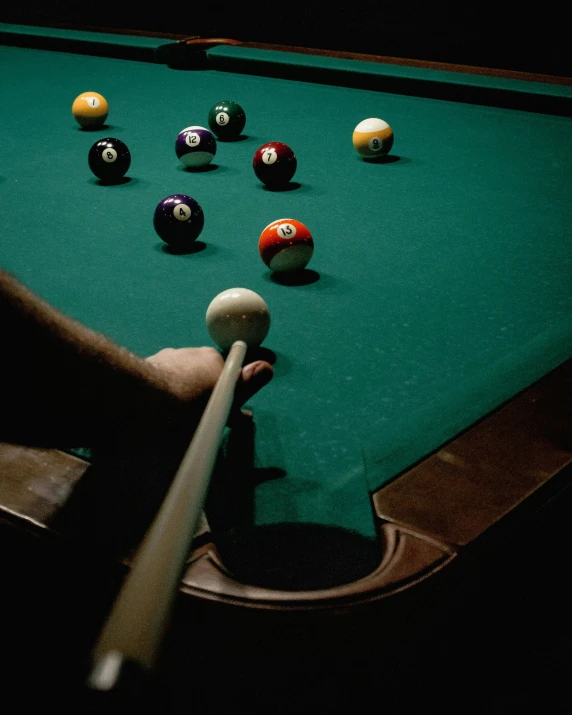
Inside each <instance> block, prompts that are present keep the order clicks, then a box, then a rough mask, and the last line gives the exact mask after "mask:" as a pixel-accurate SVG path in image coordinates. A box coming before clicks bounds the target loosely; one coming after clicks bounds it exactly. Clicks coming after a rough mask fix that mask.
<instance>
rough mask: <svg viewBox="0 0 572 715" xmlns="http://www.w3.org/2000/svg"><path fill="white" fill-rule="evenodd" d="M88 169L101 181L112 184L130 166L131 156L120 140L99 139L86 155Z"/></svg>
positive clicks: (123, 174)
mask: <svg viewBox="0 0 572 715" xmlns="http://www.w3.org/2000/svg"><path fill="white" fill-rule="evenodd" d="M87 161H88V164H89V168H90V169H91V170H92V171H93V173H94V174H95V175H96V176H97V178H98V179H101V181H105V182H108V183H113V182H114V181H118V180H119V179H121V178H122V177H123V176H125V174H126V173H127V170H128V169H129V167H130V166H131V154H130V153H129V149H128V148H127V146H126V145H125V144H124V143H123V142H122V141H121V139H113V138H112V137H107V138H106V139H100V140H99V141H97V142H95V144H94V145H93V146H92V147H91V149H90V150H89V154H88V155H87Z"/></svg>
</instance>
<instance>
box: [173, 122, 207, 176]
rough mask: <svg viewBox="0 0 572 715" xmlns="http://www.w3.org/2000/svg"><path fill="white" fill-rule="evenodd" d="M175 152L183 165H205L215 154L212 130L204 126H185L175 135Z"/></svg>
mask: <svg viewBox="0 0 572 715" xmlns="http://www.w3.org/2000/svg"><path fill="white" fill-rule="evenodd" d="M175 152H176V154H177V156H178V158H179V160H180V162H181V163H182V164H184V165H185V166H189V167H192V168H196V167H200V166H206V165H207V164H210V163H211V161H212V160H213V159H214V156H215V154H216V139H215V138H214V135H213V134H212V132H210V131H209V130H208V129H205V128H204V127H187V128H186V129H182V130H181V131H180V132H179V134H178V136H177V140H176V141H175Z"/></svg>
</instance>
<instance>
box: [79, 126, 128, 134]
mask: <svg viewBox="0 0 572 715" xmlns="http://www.w3.org/2000/svg"><path fill="white" fill-rule="evenodd" d="M77 129H78V131H80V132H86V133H87V134H92V133H93V132H101V131H107V130H108V129H121V127H116V126H114V125H113V124H97V125H95V126H93V127H78V128H77Z"/></svg>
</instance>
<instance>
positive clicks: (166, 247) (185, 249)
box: [158, 241, 207, 256]
mask: <svg viewBox="0 0 572 715" xmlns="http://www.w3.org/2000/svg"><path fill="white" fill-rule="evenodd" d="M158 248H159V249H160V250H161V251H162V252H163V253H168V254H169V255H170V256H190V255H191V254H193V253H201V251H204V250H205V249H206V248H207V244H206V243H205V242H204V241H192V242H191V243H189V242H187V241H181V242H180V243H179V242H175V243H164V244H158Z"/></svg>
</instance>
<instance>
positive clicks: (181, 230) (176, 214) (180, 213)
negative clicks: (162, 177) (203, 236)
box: [153, 194, 205, 247]
mask: <svg viewBox="0 0 572 715" xmlns="http://www.w3.org/2000/svg"><path fill="white" fill-rule="evenodd" d="M204 224H205V216H204V214H203V210H202V208H201V207H200V205H199V204H198V202H197V201H195V200H194V199H192V198H191V197H190V196H186V195H185V194H172V195H171V196H166V197H165V198H164V199H163V200H162V201H160V202H159V203H158V204H157V207H156V208H155V213H154V214H153V226H154V228H155V231H156V232H157V235H158V236H159V238H161V239H163V241H165V243H168V244H170V245H173V246H180V247H184V246H185V245H188V244H189V243H192V242H193V241H196V239H197V238H198V237H199V235H200V233H201V231H202V230H203V226H204Z"/></svg>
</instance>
